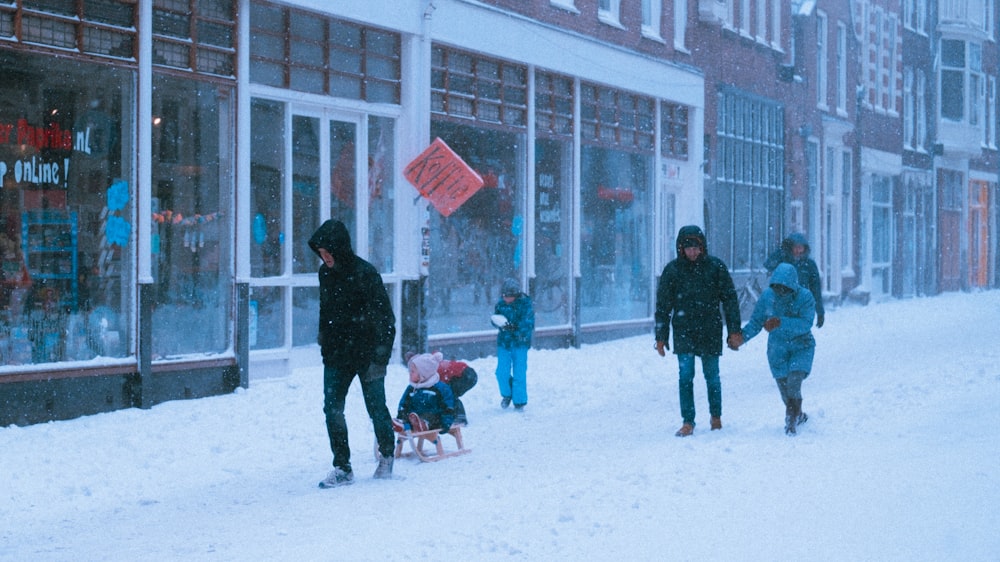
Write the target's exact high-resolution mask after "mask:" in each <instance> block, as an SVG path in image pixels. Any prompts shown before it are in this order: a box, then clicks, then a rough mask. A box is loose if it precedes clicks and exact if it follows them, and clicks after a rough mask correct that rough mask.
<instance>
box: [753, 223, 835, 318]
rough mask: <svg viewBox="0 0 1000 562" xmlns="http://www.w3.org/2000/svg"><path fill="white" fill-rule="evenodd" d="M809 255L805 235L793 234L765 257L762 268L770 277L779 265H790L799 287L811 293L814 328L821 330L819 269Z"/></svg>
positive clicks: (821, 313)
mask: <svg viewBox="0 0 1000 562" xmlns="http://www.w3.org/2000/svg"><path fill="white" fill-rule="evenodd" d="M809 254H810V249H809V241H808V240H806V235H805V234H802V233H800V232H794V233H792V234H789V235H788V237H787V238H785V239H784V240H782V242H781V247H780V248H778V249H777V250H775V251H774V252H772V253H771V255H770V256H768V257H767V260H766V261H765V262H764V268H765V269H767V273H768V274H769V275H770V274H772V273H774V269H775V268H776V267H778V264H781V263H787V264H791V265H792V266H794V267H795V271H796V272H797V273H798V276H799V285H801V286H802V287H805V288H806V289H808V290H809V292H810V293H812V296H813V300H815V301H816V327H817V328H822V327H823V322H824V321H825V319H826V311H825V310H824V309H823V283H822V279H820V276H819V267H818V266H817V265H816V262H815V261H814V260H813V259H812V258H811V257H809Z"/></svg>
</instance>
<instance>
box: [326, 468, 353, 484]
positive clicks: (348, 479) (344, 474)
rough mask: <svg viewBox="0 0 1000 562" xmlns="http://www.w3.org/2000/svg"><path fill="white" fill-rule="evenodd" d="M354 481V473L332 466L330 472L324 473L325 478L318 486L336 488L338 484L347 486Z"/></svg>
mask: <svg viewBox="0 0 1000 562" xmlns="http://www.w3.org/2000/svg"><path fill="white" fill-rule="evenodd" d="M353 483H354V473H353V472H351V471H350V470H347V471H344V470H343V469H340V468H334V469H333V470H331V471H330V474H327V475H326V479H325V480H323V481H322V482H320V483H319V487H320V488H336V487H338V486H347V485H348V484H353Z"/></svg>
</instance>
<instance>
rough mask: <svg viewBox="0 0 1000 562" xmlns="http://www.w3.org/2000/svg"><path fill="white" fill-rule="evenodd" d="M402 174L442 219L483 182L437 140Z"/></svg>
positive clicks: (481, 185)
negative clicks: (442, 216)
mask: <svg viewBox="0 0 1000 562" xmlns="http://www.w3.org/2000/svg"><path fill="white" fill-rule="evenodd" d="M403 174H404V175H405V176H406V179H408V180H409V181H410V183H412V184H413V187H416V188H417V191H419V192H420V195H423V196H424V197H426V198H427V199H428V200H429V201H430V202H431V205H434V208H435V209H437V210H438V212H439V213H441V214H442V215H444V216H446V217H447V216H448V215H450V214H452V213H454V212H455V210H456V209H458V208H459V207H461V206H462V203H465V202H466V201H468V199H469V197H472V196H473V195H475V193H476V192H477V191H479V189H480V188H481V187H483V178H482V177H481V176H480V175H479V174H477V173H476V171H475V170H473V169H472V168H471V167H469V165H468V164H466V163H465V161H463V160H462V159H461V158H460V157H459V156H458V155H457V154H455V152H454V151H453V150H452V149H451V148H450V147H449V146H448V145H447V144H445V142H444V141H443V140H441V139H440V138H436V139H434V142H432V143H431V145H430V146H428V147H427V150H425V151H423V152H421V153H420V156H417V157H416V158H414V159H413V161H412V162H410V163H409V164H407V166H406V169H405V170H404V171H403Z"/></svg>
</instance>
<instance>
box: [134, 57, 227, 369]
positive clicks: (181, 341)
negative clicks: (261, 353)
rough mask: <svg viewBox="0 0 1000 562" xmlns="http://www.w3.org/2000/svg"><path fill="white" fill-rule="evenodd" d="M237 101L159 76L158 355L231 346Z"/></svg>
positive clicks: (207, 87)
mask: <svg viewBox="0 0 1000 562" xmlns="http://www.w3.org/2000/svg"><path fill="white" fill-rule="evenodd" d="M232 103H233V102H232V91H231V89H230V88H228V87H222V86H218V85H214V84H210V83H203V82H196V81H192V80H187V79H181V78H172V77H169V76H163V75H157V76H155V77H154V82H153V116H154V119H153V145H152V146H153V174H152V186H153V191H152V211H153V223H152V225H153V226H152V229H153V232H152V244H151V246H152V252H153V256H152V264H153V279H154V286H155V291H154V295H155V296H154V307H153V322H152V329H153V332H152V338H151V340H152V346H153V357H154V358H155V359H169V358H173V357H177V356H180V355H189V354H193V353H220V352H223V351H225V350H226V349H227V348H228V347H229V326H230V324H231V317H232V298H233V297H232V295H233V292H232V261H233V260H232V243H231V241H232V235H231V232H230V228H229V225H230V224H231V223H232V217H231V211H232V209H233V203H232V197H231V191H232V179H231V173H230V170H231V162H232V158H233V155H232V153H231V147H232V144H231V143H228V142H224V140H223V139H226V138H230V137H231V136H232V134H233V127H232V115H231V114H232Z"/></svg>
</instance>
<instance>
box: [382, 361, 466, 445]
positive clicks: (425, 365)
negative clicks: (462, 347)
mask: <svg viewBox="0 0 1000 562" xmlns="http://www.w3.org/2000/svg"><path fill="white" fill-rule="evenodd" d="M442 359H443V356H442V355H441V353H421V354H419V355H414V356H412V357H410V359H409V360H408V361H407V367H409V370H410V384H409V385H407V387H406V390H404V391H403V396H402V397H401V398H400V399H399V409H398V412H397V414H396V417H397V418H398V419H399V420H400V421H401V422H402V423H403V427H404V429H406V430H407V431H409V430H411V429H412V430H414V431H426V430H428V429H439V430H440V433H448V431H449V430H450V429H451V425H452V424H453V423H454V422H455V393H454V392H452V390H451V387H450V386H448V385H447V384H445V383H443V382H441V376H440V375H439V374H438V367H439V366H440V364H441V360H442Z"/></svg>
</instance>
